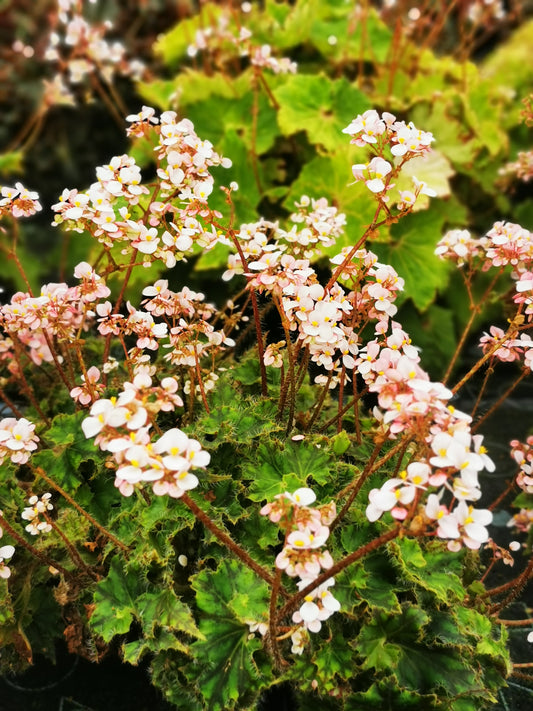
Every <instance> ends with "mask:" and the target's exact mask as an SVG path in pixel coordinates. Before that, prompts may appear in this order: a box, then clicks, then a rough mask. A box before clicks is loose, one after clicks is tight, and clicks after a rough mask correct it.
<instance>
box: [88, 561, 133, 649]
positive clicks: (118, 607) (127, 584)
mask: <svg viewBox="0 0 533 711" xmlns="http://www.w3.org/2000/svg"><path fill="white" fill-rule="evenodd" d="M141 581H142V576H141V575H140V570H136V569H132V570H130V571H126V570H124V567H123V563H121V561H119V560H118V559H117V558H114V559H113V560H112V562H111V567H110V569H109V573H108V575H107V578H106V579H105V580H102V581H101V582H100V583H98V585H97V586H96V590H95V593H94V604H95V609H94V612H93V614H92V615H91V618H90V626H91V629H92V630H93V631H94V632H95V633H96V634H98V635H100V637H102V638H103V640H104V641H105V642H110V641H111V640H112V639H113V637H114V636H115V635H117V634H126V633H127V632H128V631H129V629H130V626H131V623H132V622H133V620H134V618H135V616H136V610H137V604H136V600H137V597H138V596H139V595H140V594H141V593H142V592H143V584H142V582H141Z"/></svg>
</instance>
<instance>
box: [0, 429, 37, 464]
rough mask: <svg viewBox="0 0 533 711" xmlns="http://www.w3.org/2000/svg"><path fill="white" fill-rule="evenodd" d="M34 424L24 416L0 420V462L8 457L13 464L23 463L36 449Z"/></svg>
mask: <svg viewBox="0 0 533 711" xmlns="http://www.w3.org/2000/svg"><path fill="white" fill-rule="evenodd" d="M34 430H35V425H34V424H32V423H31V422H30V421H29V420H27V419H26V418H25V417H21V418H20V419H19V420H17V419H16V418H14V417H5V418H4V419H2V420H0V464H3V462H4V460H5V459H7V458H8V457H9V458H10V459H11V461H12V462H13V463H14V464H25V463H26V462H27V461H28V460H29V458H30V455H31V453H32V452H34V451H35V450H36V449H37V443H38V442H39V438H38V437H37V435H36V434H35V432H34Z"/></svg>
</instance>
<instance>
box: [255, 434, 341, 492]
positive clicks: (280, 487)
mask: <svg viewBox="0 0 533 711" xmlns="http://www.w3.org/2000/svg"><path fill="white" fill-rule="evenodd" d="M331 466H332V464H331V460H330V456H329V455H328V454H327V453H326V452H324V451H322V450H320V449H317V448H316V447H315V446H314V445H312V444H307V443H306V442H288V443H287V444H286V445H285V446H284V447H283V446H281V445H280V446H279V447H275V446H274V445H266V444H261V445H259V447H258V449H257V453H256V455H255V457H254V461H253V462H250V463H249V464H247V465H246V466H245V469H244V473H243V478H244V479H251V480H252V484H251V485H250V490H249V493H248V496H249V498H250V499H251V500H252V501H262V500H263V499H268V500H269V501H270V500H272V498H273V497H274V496H276V495H277V494H281V493H283V492H284V491H290V492H292V491H295V490H296V489H298V488H299V487H302V486H306V485H307V483H308V480H310V479H313V480H314V481H316V482H317V483H319V484H321V483H324V482H325V481H326V480H327V477H328V475H329V473H330V470H331Z"/></svg>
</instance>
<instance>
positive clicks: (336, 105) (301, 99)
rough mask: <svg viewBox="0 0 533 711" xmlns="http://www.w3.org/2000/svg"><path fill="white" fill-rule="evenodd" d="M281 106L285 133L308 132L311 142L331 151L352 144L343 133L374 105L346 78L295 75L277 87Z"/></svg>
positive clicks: (279, 121)
mask: <svg viewBox="0 0 533 711" xmlns="http://www.w3.org/2000/svg"><path fill="white" fill-rule="evenodd" d="M274 96H275V97H276V100H277V101H278V103H279V105H280V108H279V111H278V124H279V127H280V129H281V132H282V133H283V135H285V136H291V135H292V134H294V133H297V132H298V131H305V132H306V133H307V136H308V138H309V141H310V142H311V143H315V144H319V145H321V146H324V147H325V148H326V149H327V150H329V151H335V150H341V149H342V148H343V147H344V146H346V145H347V143H349V140H348V137H347V136H346V134H343V133H342V129H343V128H345V127H346V126H347V125H348V124H349V123H350V121H351V120H352V119H353V118H354V117H355V116H357V114H360V113H363V111H366V109H368V108H370V104H369V103H368V99H367V98H366V96H365V95H364V94H363V93H362V92H360V91H359V90H358V89H356V88H354V87H353V86H352V85H351V84H350V83H349V82H348V81H347V80H346V79H336V80H331V79H330V78H329V77H326V76H323V75H310V74H294V75H291V76H289V77H288V78H287V80H286V82H285V83H284V84H282V85H281V86H279V87H278V88H277V89H275V90H274Z"/></svg>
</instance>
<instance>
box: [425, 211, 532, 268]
mask: <svg viewBox="0 0 533 711" xmlns="http://www.w3.org/2000/svg"><path fill="white" fill-rule="evenodd" d="M435 254H437V255H438V256H439V257H441V259H451V260H452V261H454V262H456V263H457V264H458V266H462V265H463V264H465V263H467V264H468V265H469V267H470V268H471V269H478V268H481V269H482V270H483V271H487V270H488V269H490V268H491V267H497V268H500V267H505V266H507V265H508V264H510V265H511V266H512V267H513V278H515V279H518V278H519V277H520V274H521V273H522V272H524V271H527V267H528V265H529V264H531V261H532V260H533V235H532V233H531V232H530V231H529V230H526V229H525V228H524V227H521V226H520V225H517V224H515V223H512V222H495V223H494V225H493V226H492V228H491V229H490V230H489V231H488V232H487V233H486V235H484V236H483V237H481V238H475V237H472V235H471V234H470V232H468V230H451V231H449V232H447V233H446V234H445V235H444V237H443V238H442V239H441V240H440V241H439V243H438V245H437V248H436V249H435Z"/></svg>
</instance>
